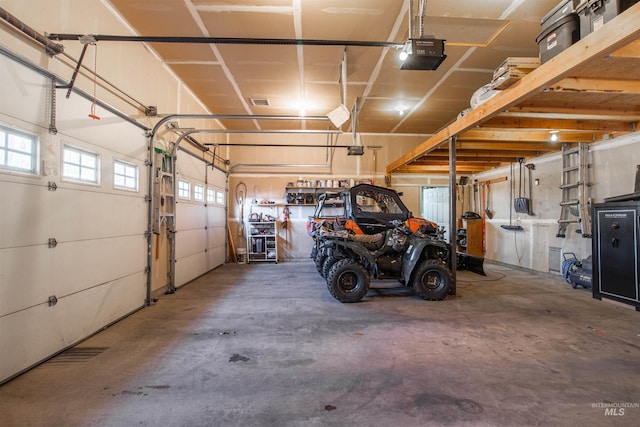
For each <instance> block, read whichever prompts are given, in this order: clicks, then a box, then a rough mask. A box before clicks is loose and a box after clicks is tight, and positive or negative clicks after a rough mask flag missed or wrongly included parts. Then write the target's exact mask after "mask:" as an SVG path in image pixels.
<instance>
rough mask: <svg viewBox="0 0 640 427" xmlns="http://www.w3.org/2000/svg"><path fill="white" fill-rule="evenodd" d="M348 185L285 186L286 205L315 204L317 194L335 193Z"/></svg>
mask: <svg viewBox="0 0 640 427" xmlns="http://www.w3.org/2000/svg"><path fill="white" fill-rule="evenodd" d="M347 188H348V187H285V201H286V205H287V206H315V205H316V201H317V200H318V196H319V195H320V194H324V193H337V192H340V191H343V190H346V189H347Z"/></svg>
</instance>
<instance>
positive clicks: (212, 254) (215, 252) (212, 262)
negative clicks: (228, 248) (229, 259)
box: [207, 247, 225, 271]
mask: <svg viewBox="0 0 640 427" xmlns="http://www.w3.org/2000/svg"><path fill="white" fill-rule="evenodd" d="M224 254H225V250H224V247H216V248H213V249H210V250H209V251H207V271H208V270H211V269H213V268H216V267H219V266H221V265H222V264H224V260H225V256H224Z"/></svg>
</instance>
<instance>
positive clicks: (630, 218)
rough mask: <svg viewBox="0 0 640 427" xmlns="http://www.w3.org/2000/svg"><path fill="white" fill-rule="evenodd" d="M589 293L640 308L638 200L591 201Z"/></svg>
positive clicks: (639, 219)
mask: <svg viewBox="0 0 640 427" xmlns="http://www.w3.org/2000/svg"><path fill="white" fill-rule="evenodd" d="M592 209H593V212H592V218H593V297H594V298H596V299H602V298H607V299H611V300H615V301H618V302H622V303H625V304H630V305H633V306H635V308H636V310H637V311H640V283H639V277H638V269H639V268H640V256H639V254H638V243H639V242H638V240H639V239H640V235H639V234H640V201H630V202H609V203H597V204H594V205H593V207H592Z"/></svg>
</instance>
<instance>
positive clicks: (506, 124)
mask: <svg viewBox="0 0 640 427" xmlns="http://www.w3.org/2000/svg"><path fill="white" fill-rule="evenodd" d="M503 114H504V113H503ZM503 114H500V115H499V116H496V117H494V118H492V119H490V120H488V121H486V122H484V123H483V124H482V126H483V127H489V128H506V129H522V130H536V129H547V130H548V129H555V130H559V131H562V130H567V131H573V130H579V131H593V132H633V131H634V124H633V122H627V121H617V120H604V121H603V120H579V119H576V118H572V119H546V118H538V117H535V116H533V115H532V116H531V117H515V116H506V115H503Z"/></svg>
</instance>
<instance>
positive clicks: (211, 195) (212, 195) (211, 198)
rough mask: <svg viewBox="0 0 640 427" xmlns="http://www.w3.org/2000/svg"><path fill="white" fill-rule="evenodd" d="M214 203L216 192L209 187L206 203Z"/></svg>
mask: <svg viewBox="0 0 640 427" xmlns="http://www.w3.org/2000/svg"><path fill="white" fill-rule="evenodd" d="M215 201H216V191H215V190H214V189H213V188H211V187H209V188H207V203H213V202H215Z"/></svg>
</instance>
